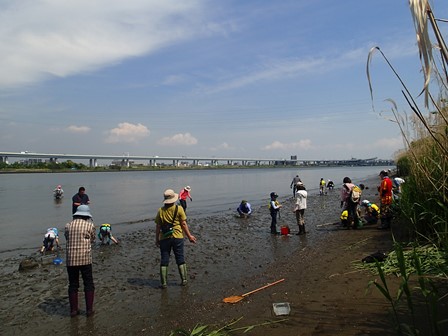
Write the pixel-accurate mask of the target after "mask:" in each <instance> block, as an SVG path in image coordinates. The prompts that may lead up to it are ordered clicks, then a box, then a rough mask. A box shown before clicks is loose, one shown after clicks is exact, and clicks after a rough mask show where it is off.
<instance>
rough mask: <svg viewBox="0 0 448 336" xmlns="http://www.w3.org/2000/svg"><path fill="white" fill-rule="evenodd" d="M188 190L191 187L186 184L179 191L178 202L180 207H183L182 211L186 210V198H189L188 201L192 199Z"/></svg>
mask: <svg viewBox="0 0 448 336" xmlns="http://www.w3.org/2000/svg"><path fill="white" fill-rule="evenodd" d="M190 191H191V187H190V186H186V187H185V188H183V189H182V190H181V191H180V192H179V202H180V205H181V206H182V208H183V209H184V211H186V210H187V198H189V199H190V202H192V201H193V199H192V198H191V194H190Z"/></svg>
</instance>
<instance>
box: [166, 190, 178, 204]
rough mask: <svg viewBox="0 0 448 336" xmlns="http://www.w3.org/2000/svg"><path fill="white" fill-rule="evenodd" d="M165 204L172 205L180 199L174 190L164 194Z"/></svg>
mask: <svg viewBox="0 0 448 336" xmlns="http://www.w3.org/2000/svg"><path fill="white" fill-rule="evenodd" d="M163 199H164V200H163V204H172V203H175V202H176V201H177V200H178V199H179V195H178V194H176V193H175V192H174V190H173V189H167V190H165V192H164V193H163Z"/></svg>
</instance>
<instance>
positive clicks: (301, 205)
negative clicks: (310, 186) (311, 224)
mask: <svg viewBox="0 0 448 336" xmlns="http://www.w3.org/2000/svg"><path fill="white" fill-rule="evenodd" d="M296 195H297V198H296V207H295V208H294V211H296V210H302V209H306V197H307V196H308V193H307V192H306V190H299V191H297V192H296Z"/></svg>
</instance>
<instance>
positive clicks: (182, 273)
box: [178, 264, 188, 286]
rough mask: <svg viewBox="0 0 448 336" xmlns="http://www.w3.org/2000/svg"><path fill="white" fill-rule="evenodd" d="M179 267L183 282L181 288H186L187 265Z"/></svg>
mask: <svg viewBox="0 0 448 336" xmlns="http://www.w3.org/2000/svg"><path fill="white" fill-rule="evenodd" d="M178 267H179V274H180V279H181V280H182V282H181V283H180V284H181V286H186V285H187V283H188V280H187V264H182V265H179V266H178Z"/></svg>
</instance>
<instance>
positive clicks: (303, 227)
mask: <svg viewBox="0 0 448 336" xmlns="http://www.w3.org/2000/svg"><path fill="white" fill-rule="evenodd" d="M302 234H306V231H305V224H302Z"/></svg>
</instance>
